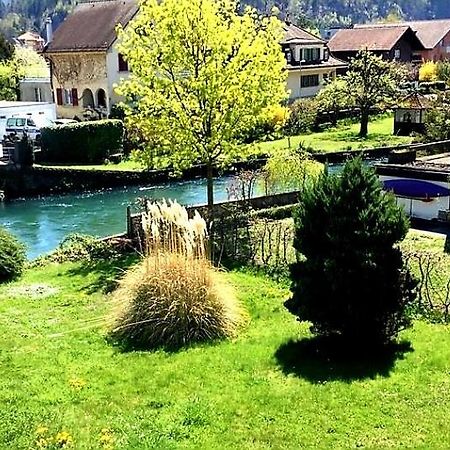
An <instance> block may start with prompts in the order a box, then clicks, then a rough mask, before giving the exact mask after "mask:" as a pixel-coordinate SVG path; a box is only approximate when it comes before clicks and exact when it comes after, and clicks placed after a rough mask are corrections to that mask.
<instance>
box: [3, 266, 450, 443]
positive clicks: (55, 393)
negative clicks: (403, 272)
mask: <svg viewBox="0 0 450 450" xmlns="http://www.w3.org/2000/svg"><path fill="white" fill-rule="evenodd" d="M132 261H133V259H132V258H131V259H129V260H127V261H121V262H115V263H111V264H108V263H102V264H98V265H97V266H84V265H82V264H81V263H77V264H75V263H72V264H69V263H67V264H63V265H49V266H47V267H43V268H36V269H33V270H30V271H29V272H27V273H26V275H25V276H24V277H23V278H22V279H21V280H20V281H18V282H16V283H14V284H11V285H4V286H2V287H1V288H0V367H1V377H0V448H5V449H6V448H8V449H9V448H11V449H29V448H35V444H36V440H37V437H38V436H37V434H36V430H37V429H38V427H39V426H45V427H48V428H49V430H48V431H46V432H45V433H46V435H48V436H55V435H56V434H57V433H58V432H61V431H67V432H68V433H69V434H70V435H71V436H72V437H73V440H74V444H73V447H74V448H80V449H99V448H110V447H107V444H106V443H105V442H106V441H105V439H104V436H105V429H107V430H108V431H107V433H106V435H107V436H111V438H112V439H113V441H114V443H113V444H114V445H113V446H114V448H127V449H128V448H129V449H145V448H205V449H214V448H217V449H224V448H251V449H258V448H260V449H262V448H288V449H291V448H313V447H321V448H351V447H368V448H374V447H400V446H408V447H423V448H448V447H449V446H450V428H449V427H448V416H449V414H450V389H449V388H450V376H449V372H450V327H448V326H444V325H432V324H427V323H424V322H416V323H415V326H414V328H413V329H411V330H408V331H406V332H404V333H403V334H402V335H401V339H402V340H403V341H404V342H405V344H404V345H403V346H402V347H399V348H398V349H397V353H391V354H388V355H386V357H384V358H375V357H373V355H371V354H367V359H366V360H365V361H363V362H361V361H357V362H355V361H351V360H344V361H341V362H339V361H338V362H336V361H333V359H331V360H327V359H326V358H325V359H323V358H317V355H316V354H315V353H311V351H310V350H311V348H312V347H311V346H310V342H311V341H308V340H307V339H308V338H310V333H309V331H308V326H307V324H299V323H298V322H296V320H295V318H294V317H293V316H291V315H289V314H288V313H287V312H286V311H285V308H284V307H283V301H284V300H285V299H286V298H287V297H288V295H289V292H288V289H287V288H286V286H285V285H280V284H277V283H275V282H274V281H271V280H270V279H268V278H266V277H264V276H262V275H257V274H252V273H249V272H239V271H238V272H232V273H229V274H228V275H227V277H228V279H229V280H230V281H231V282H232V283H233V284H234V285H235V286H236V289H237V292H238V294H239V296H240V298H241V299H242V301H243V302H244V304H245V305H246V307H247V309H248V311H249V313H250V317H251V321H250V323H249V325H248V326H247V328H246V329H245V330H244V331H243V332H242V333H241V335H240V337H239V338H237V339H236V340H234V341H228V342H226V341H223V342H217V343H215V344H212V345H200V346H195V347H191V348H188V349H185V350H182V351H179V352H172V353H170V352H165V351H162V350H161V351H155V352H129V353H122V352H120V351H119V350H118V349H117V348H114V347H112V346H110V345H109V344H108V342H107V340H106V339H105V336H104V332H103V330H102V328H101V327H98V326H97V327H95V326H92V323H95V321H96V320H97V319H98V318H100V317H103V316H105V315H106V314H107V313H108V296H107V295H106V294H105V293H104V290H105V288H106V289H107V290H110V288H111V286H112V281H113V279H114V277H116V276H117V275H118V274H120V273H121V271H122V269H123V268H124V267H126V266H127V265H129V264H130V263H131V262H132ZM35 283H40V284H42V283H45V284H48V285H49V286H51V287H54V288H57V289H58V292H57V293H54V294H53V295H51V296H49V297H47V298H39V297H36V298H29V297H26V296H17V294H14V295H11V289H12V288H15V289H16V292H17V287H20V286H29V285H32V284H35ZM13 292H14V291H13ZM90 321H94V322H90ZM102 430H103V431H102ZM108 445H109V444H108Z"/></svg>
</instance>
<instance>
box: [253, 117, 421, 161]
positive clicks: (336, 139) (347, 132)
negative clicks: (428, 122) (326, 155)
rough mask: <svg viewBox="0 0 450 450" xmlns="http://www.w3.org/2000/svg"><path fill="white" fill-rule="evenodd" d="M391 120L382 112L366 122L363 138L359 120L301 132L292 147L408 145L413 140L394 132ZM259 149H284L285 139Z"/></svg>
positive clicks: (332, 148) (328, 149) (331, 148)
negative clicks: (312, 131)
mask: <svg viewBox="0 0 450 450" xmlns="http://www.w3.org/2000/svg"><path fill="white" fill-rule="evenodd" d="M393 127H394V119H393V116H392V115H387V116H386V115H383V116H379V117H376V118H373V119H372V120H371V121H370V122H369V134H368V136H367V137H366V138H365V139H361V138H360V137H359V136H358V133H359V123H353V124H345V123H341V124H339V125H338V126H337V127H336V128H331V129H329V130H326V131H322V132H317V133H310V134H304V135H299V136H293V137H291V147H292V148H296V147H297V146H298V145H299V144H300V143H303V144H304V145H305V146H306V147H312V148H313V149H314V150H316V151H319V152H334V151H340V150H355V149H361V148H374V147H381V146H392V145H400V144H409V143H410V142H411V141H412V138H411V137H408V136H395V135H393V134H392V133H393ZM258 146H259V148H260V150H261V152H263V153H269V152H270V151H273V150H277V149H281V148H287V147H288V139H287V138H283V139H279V140H276V141H267V142H262V143H260V144H258Z"/></svg>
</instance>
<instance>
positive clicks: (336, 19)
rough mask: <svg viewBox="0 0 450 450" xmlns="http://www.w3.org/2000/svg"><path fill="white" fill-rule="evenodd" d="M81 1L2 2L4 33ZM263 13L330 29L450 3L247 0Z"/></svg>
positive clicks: (432, 14) (38, 23) (37, 26)
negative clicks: (274, 11)
mask: <svg viewBox="0 0 450 450" xmlns="http://www.w3.org/2000/svg"><path fill="white" fill-rule="evenodd" d="M76 3H77V0H0V32H3V33H4V34H5V35H6V36H7V37H8V38H12V37H14V36H17V35H18V34H20V33H21V32H22V31H24V30H28V29H34V30H37V31H40V32H43V31H44V21H45V18H46V17H47V16H48V15H52V17H53V21H54V23H55V25H56V26H57V25H58V24H59V23H60V22H61V21H62V20H63V19H64V17H65V16H66V14H67V13H68V12H69V11H70V10H71V8H72V7H73V6H74V4H76ZM243 3H244V4H250V5H252V6H254V7H256V8H258V9H259V10H260V11H267V10H270V9H271V8H272V7H273V6H274V5H275V6H277V7H278V8H279V9H280V11H281V13H282V15H284V16H285V15H286V14H289V15H290V17H291V20H292V21H294V22H297V23H299V24H300V25H304V26H311V27H317V28H326V27H328V26H330V25H337V24H348V23H352V22H371V21H379V20H383V19H386V18H388V20H389V19H394V20H395V19H401V18H405V19H430V18H444V17H450V5H449V3H448V0H397V1H393V0H387V1H386V0H243Z"/></svg>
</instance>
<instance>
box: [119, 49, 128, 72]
mask: <svg viewBox="0 0 450 450" xmlns="http://www.w3.org/2000/svg"><path fill="white" fill-rule="evenodd" d="M118 62H119V72H128V62H127V61H125V59H124V58H123V55H122V54H120V53H119V57H118Z"/></svg>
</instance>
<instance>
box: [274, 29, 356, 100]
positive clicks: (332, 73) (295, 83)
mask: <svg viewBox="0 0 450 450" xmlns="http://www.w3.org/2000/svg"><path fill="white" fill-rule="evenodd" d="M284 30H285V36H284V39H283V40H282V42H281V47H282V49H283V52H284V54H285V56H286V63H287V65H286V68H287V71H288V77H287V90H288V91H289V99H290V100H291V101H292V100H295V99H297V98H304V97H312V96H314V95H316V94H317V92H318V91H319V90H320V88H321V87H322V86H323V85H324V84H325V83H326V82H327V80H330V79H334V78H335V77H336V73H337V72H338V71H342V70H345V69H346V68H347V66H348V65H347V63H346V62H344V61H341V60H338V59H337V58H334V57H332V56H331V55H330V52H329V50H328V47H327V44H326V42H325V41H324V40H323V39H321V38H319V37H317V36H315V35H313V34H311V33H309V32H307V31H305V30H303V29H301V28H299V27H297V26H295V25H293V24H291V23H286V24H285V26H284Z"/></svg>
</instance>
